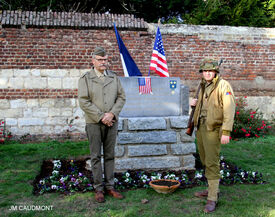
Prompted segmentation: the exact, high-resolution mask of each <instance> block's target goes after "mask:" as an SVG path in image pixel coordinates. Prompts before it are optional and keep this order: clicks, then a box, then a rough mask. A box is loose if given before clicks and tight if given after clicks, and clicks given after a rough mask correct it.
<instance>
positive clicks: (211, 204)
mask: <svg viewBox="0 0 275 217" xmlns="http://www.w3.org/2000/svg"><path fill="white" fill-rule="evenodd" d="M215 210H216V201H212V200H207V203H206V205H205V207H204V210H203V211H204V212H205V213H210V212H214V211H215Z"/></svg>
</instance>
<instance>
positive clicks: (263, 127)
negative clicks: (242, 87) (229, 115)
mask: <svg viewBox="0 0 275 217" xmlns="http://www.w3.org/2000/svg"><path fill="white" fill-rule="evenodd" d="M236 101H237V103H236V113H235V119H234V125H233V131H232V138H248V137H261V136H264V135H266V134H267V133H268V132H269V131H270V130H271V125H270V123H269V122H267V121H264V120H263V114H262V113H261V112H259V111H258V110H257V109H256V110H253V109H248V108H247V101H246V97H240V98H238V99H237V100H236Z"/></svg>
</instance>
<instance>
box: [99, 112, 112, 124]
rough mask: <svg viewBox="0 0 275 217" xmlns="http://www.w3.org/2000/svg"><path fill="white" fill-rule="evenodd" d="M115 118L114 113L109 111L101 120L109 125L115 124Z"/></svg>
mask: <svg viewBox="0 0 275 217" xmlns="http://www.w3.org/2000/svg"><path fill="white" fill-rule="evenodd" d="M113 118H114V114H113V113H111V112H109V113H105V114H104V116H103V118H102V119H101V122H102V123H103V124H105V125H107V126H108V127H111V126H113V123H114V122H115V120H113Z"/></svg>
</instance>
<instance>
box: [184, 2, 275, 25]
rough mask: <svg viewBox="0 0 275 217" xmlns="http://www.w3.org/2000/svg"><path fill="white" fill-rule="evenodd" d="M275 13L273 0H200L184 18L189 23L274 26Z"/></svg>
mask: <svg viewBox="0 0 275 217" xmlns="http://www.w3.org/2000/svg"><path fill="white" fill-rule="evenodd" d="M274 14H275V12H274V1H272V0H264V1H261V0H240V1H239V0H238V1H237V0H231V1H228V0H199V1H197V4H196V6H195V7H194V10H192V12H191V13H185V14H183V16H182V18H183V20H184V22H185V23H189V24H208V25H229V26H254V27H274V26H275V24H274V21H275V20H274Z"/></svg>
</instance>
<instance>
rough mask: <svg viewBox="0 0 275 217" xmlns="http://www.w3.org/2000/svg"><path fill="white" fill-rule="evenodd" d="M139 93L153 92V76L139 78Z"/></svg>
mask: <svg viewBox="0 0 275 217" xmlns="http://www.w3.org/2000/svg"><path fill="white" fill-rule="evenodd" d="M138 86H139V94H149V93H150V94H152V87H151V77H142V78H138Z"/></svg>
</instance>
